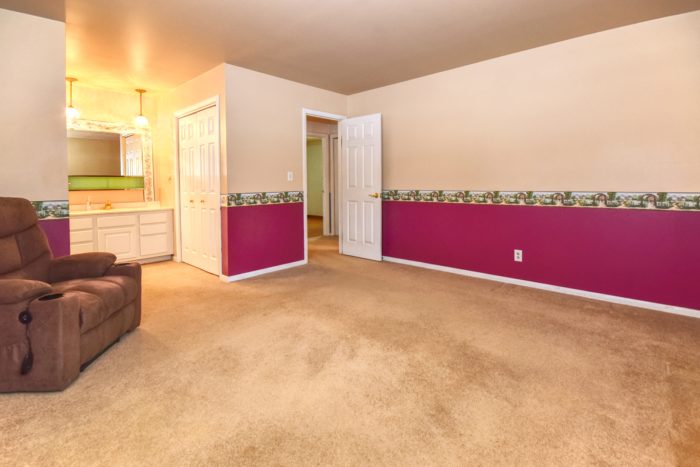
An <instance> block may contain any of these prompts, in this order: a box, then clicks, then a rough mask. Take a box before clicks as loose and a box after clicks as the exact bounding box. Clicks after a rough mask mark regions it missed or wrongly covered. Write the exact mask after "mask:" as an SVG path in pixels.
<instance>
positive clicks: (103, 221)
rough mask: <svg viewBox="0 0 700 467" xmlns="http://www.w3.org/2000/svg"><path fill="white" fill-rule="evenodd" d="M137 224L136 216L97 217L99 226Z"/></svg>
mask: <svg viewBox="0 0 700 467" xmlns="http://www.w3.org/2000/svg"><path fill="white" fill-rule="evenodd" d="M132 225H136V216H135V215H130V216H100V217H98V218H97V228H98V229H100V228H104V227H124V226H132Z"/></svg>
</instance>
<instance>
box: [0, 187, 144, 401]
mask: <svg viewBox="0 0 700 467" xmlns="http://www.w3.org/2000/svg"><path fill="white" fill-rule="evenodd" d="M115 260H116V257H115V256H114V255H113V254H111V253H84V254H79V255H72V256H67V257H63V258H57V259H53V258H52V255H51V250H50V249H49V245H48V243H47V240H46V236H45V235H44V232H43V231H42V230H41V228H40V227H39V225H38V220H37V216H36V213H35V211H34V208H33V207H32V204H31V203H30V202H29V201H27V200H25V199H20V198H2V197H0V392H15V391H57V390H61V389H64V388H66V387H67V386H68V385H69V384H70V383H71V382H72V381H74V380H75V379H76V378H77V377H78V374H79V372H80V371H81V369H83V368H84V367H85V366H87V365H88V364H89V363H91V362H92V360H93V359H95V358H96V357H97V356H99V355H100V354H101V353H102V352H103V351H104V350H105V349H106V348H108V347H109V346H110V345H112V344H113V343H115V342H116V341H118V340H119V338H120V337H121V336H122V335H124V334H125V333H127V332H129V331H132V330H134V329H136V328H137V327H138V325H139V324H140V322H141V266H140V265H139V264H138V263H129V264H114V261H115Z"/></svg>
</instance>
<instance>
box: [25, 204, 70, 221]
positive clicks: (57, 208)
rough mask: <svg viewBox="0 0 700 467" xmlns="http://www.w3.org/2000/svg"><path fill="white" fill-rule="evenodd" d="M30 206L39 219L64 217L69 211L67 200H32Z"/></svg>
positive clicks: (66, 216)
mask: <svg viewBox="0 0 700 467" xmlns="http://www.w3.org/2000/svg"><path fill="white" fill-rule="evenodd" d="M31 203H32V206H34V210H35V211H36V215H37V217H38V218H39V220H44V219H66V218H68V216H69V214H70V211H69V210H68V201H67V200H60V201H32V202H31Z"/></svg>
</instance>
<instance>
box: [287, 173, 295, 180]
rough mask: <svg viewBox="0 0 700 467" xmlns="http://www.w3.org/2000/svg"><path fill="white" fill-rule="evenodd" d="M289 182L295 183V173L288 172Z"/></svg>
mask: <svg viewBox="0 0 700 467" xmlns="http://www.w3.org/2000/svg"><path fill="white" fill-rule="evenodd" d="M287 181H288V182H293V181H294V172H287Z"/></svg>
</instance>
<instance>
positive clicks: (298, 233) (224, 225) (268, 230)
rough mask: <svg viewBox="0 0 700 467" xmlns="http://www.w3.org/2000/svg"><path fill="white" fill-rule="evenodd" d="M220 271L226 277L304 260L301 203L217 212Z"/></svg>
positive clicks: (302, 210)
mask: <svg viewBox="0 0 700 467" xmlns="http://www.w3.org/2000/svg"><path fill="white" fill-rule="evenodd" d="M221 231H222V247H223V248H222V249H223V252H222V259H223V261H222V269H223V273H224V275H226V276H234V275H237V274H243V273H246V272H251V271H256V270H258V269H265V268H269V267H273V266H279V265H282V264H287V263H292V262H295V261H301V260H303V259H304V204H303V203H287V204H267V205H259V206H243V207H228V208H222V209H221Z"/></svg>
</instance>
